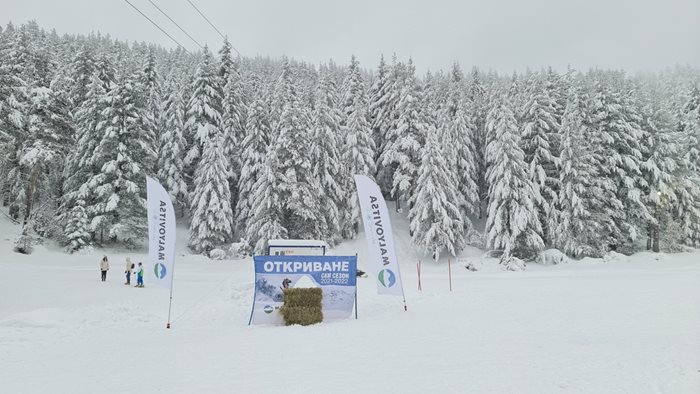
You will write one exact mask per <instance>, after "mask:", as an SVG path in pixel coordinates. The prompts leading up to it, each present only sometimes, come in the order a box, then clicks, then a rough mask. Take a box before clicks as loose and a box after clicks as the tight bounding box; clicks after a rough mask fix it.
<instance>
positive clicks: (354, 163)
mask: <svg viewBox="0 0 700 394" xmlns="http://www.w3.org/2000/svg"><path fill="white" fill-rule="evenodd" d="M344 85H345V95H344V98H343V103H344V106H343V107H344V112H345V115H346V121H345V124H344V126H343V128H342V131H343V132H344V133H345V143H344V144H343V154H342V158H343V163H344V164H345V165H346V166H347V168H348V173H349V174H350V175H351V176H352V175H355V174H358V175H366V176H368V177H370V178H373V177H374V174H375V172H376V165H375V163H374V149H375V147H374V140H373V139H372V130H371V129H370V127H369V123H368V122H367V103H366V99H365V92H364V81H363V79H362V75H361V73H360V65H359V63H358V62H357V60H356V59H355V56H353V57H352V60H351V62H350V66H349V67H348V71H347V76H346V80H345V83H344ZM345 182H348V183H347V185H348V186H346V190H352V193H348V204H347V205H348V209H347V210H346V211H345V215H344V220H343V234H342V236H343V238H349V239H352V238H355V236H356V235H357V232H358V231H359V226H360V203H359V200H358V199H357V190H356V189H355V188H354V184H353V183H352V182H353V180H352V179H346V180H345Z"/></svg>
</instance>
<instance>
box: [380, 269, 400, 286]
mask: <svg viewBox="0 0 700 394" xmlns="http://www.w3.org/2000/svg"><path fill="white" fill-rule="evenodd" d="M379 283H381V284H382V286H384V287H391V286H393V285H395V284H396V275H395V274H394V271H392V270H390V269H383V270H381V271H379Z"/></svg>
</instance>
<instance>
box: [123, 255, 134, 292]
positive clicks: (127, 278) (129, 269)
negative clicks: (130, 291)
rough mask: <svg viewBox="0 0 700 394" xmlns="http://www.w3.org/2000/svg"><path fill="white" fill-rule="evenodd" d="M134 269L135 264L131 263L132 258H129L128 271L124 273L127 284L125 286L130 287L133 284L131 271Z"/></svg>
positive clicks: (127, 260) (127, 259)
mask: <svg viewBox="0 0 700 394" xmlns="http://www.w3.org/2000/svg"><path fill="white" fill-rule="evenodd" d="M133 269H134V263H132V262H131V258H130V257H127V258H126V270H125V271H124V273H125V274H126V283H124V284H125V285H130V284H131V271H132V270H133Z"/></svg>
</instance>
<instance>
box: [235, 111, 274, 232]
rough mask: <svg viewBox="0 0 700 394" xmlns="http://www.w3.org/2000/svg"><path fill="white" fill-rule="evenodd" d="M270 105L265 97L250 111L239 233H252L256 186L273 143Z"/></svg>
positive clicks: (238, 209)
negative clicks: (250, 227) (250, 231)
mask: <svg viewBox="0 0 700 394" xmlns="http://www.w3.org/2000/svg"><path fill="white" fill-rule="evenodd" d="M267 113H268V111H267V106H266V105H265V101H264V100H263V99H262V98H258V99H256V100H255V101H254V102H253V103H252V104H251V105H250V107H249V108H248V114H247V117H246V127H245V129H246V131H247V134H246V136H245V138H244V139H243V142H242V144H241V176H240V178H239V180H238V193H239V194H238V204H237V205H236V231H237V232H238V233H239V234H246V236H247V234H248V231H247V226H248V221H249V220H250V218H251V215H252V211H253V209H254V205H253V204H254V197H255V195H254V194H253V192H254V190H255V189H254V188H255V184H256V182H257V180H258V178H259V177H260V174H261V172H262V171H263V170H264V168H263V167H264V165H265V155H266V153H267V150H268V147H269V144H270V133H271V131H270V123H269V120H268V118H267Z"/></svg>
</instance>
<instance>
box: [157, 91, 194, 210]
mask: <svg viewBox="0 0 700 394" xmlns="http://www.w3.org/2000/svg"><path fill="white" fill-rule="evenodd" d="M169 91H170V94H169V95H168V98H167V100H166V101H165V104H164V105H163V107H164V108H163V118H164V124H165V128H164V132H163V134H162V135H161V137H160V144H159V145H160V149H159V151H158V164H157V166H156V167H157V169H158V179H160V181H161V183H162V184H163V186H164V187H165V189H166V190H167V191H168V194H169V195H170V198H171V199H172V201H173V203H174V204H175V206H176V207H180V209H181V210H184V208H185V207H187V206H188V205H189V194H188V191H187V183H186V182H185V172H184V170H185V164H184V161H183V156H184V152H185V149H186V141H185V137H184V131H185V122H184V117H185V105H184V102H183V98H182V92H181V88H180V86H179V85H178V83H177V82H175V81H174V80H173V79H172V78H171V79H170V80H169Z"/></svg>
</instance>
